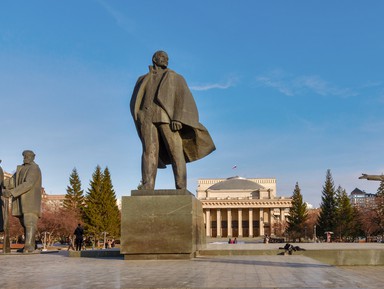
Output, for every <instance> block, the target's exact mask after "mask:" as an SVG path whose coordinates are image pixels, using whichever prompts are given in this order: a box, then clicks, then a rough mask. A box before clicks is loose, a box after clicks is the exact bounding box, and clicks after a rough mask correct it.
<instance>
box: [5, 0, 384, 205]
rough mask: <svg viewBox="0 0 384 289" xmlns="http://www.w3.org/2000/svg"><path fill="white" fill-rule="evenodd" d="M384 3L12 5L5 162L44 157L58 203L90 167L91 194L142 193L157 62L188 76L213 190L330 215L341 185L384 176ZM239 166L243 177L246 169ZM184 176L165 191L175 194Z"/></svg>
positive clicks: (361, 184)
mask: <svg viewBox="0 0 384 289" xmlns="http://www.w3.org/2000/svg"><path fill="white" fill-rule="evenodd" d="M383 11H384V2H383V1H369V2H366V1H347V0H341V1H283V0H281V1H273V0H272V1H252V0H249V1H246V0H244V1H225V0H222V1H216V0H212V1H200V0H195V1H188V2H186V1H176V0H175V1H172V0H169V1H122V0H121V1H118V0H116V1H112V0H111V1H107V0H82V1H74V0H67V1H48V0H46V1H42V0H34V1H18V0H3V1H1V2H0V99H1V112H0V113H1V114H0V115H1V119H2V134H1V144H0V159H2V160H3V162H2V166H3V168H4V169H5V170H6V171H9V172H12V171H14V170H15V168H16V165H17V164H20V163H21V162H22V156H21V152H22V151H23V150H24V149H32V150H34V151H35V153H36V155H37V156H36V162H37V163H38V164H39V165H40V167H41V169H42V172H43V184H44V187H45V189H46V191H47V193H49V194H65V192H66V191H65V189H66V186H67V185H68V178H69V175H70V173H71V171H72V169H73V168H74V167H76V168H77V170H78V172H79V175H80V178H81V181H82V184H83V188H84V189H85V190H86V189H87V188H88V185H89V180H90V179H91V175H92V173H93V171H94V169H95V167H96V165H100V166H101V167H102V168H104V167H105V166H108V168H109V169H110V172H111V176H112V182H113V185H114V188H115V191H116V194H117V196H118V197H120V196H123V195H129V194H130V191H131V190H132V189H135V188H136V187H137V185H138V184H139V181H140V178H141V176H140V157H141V144H140V141H139V139H138V136H137V134H136V131H135V128H134V124H133V121H132V118H131V114H130V111H129V101H130V98H131V93H132V90H133V86H134V84H135V82H136V80H137V77H138V76H139V75H142V74H145V73H146V72H147V71H148V65H150V64H151V57H152V54H153V53H154V52H155V51H156V50H165V51H167V52H168V55H169V58H170V61H169V67H170V68H171V69H173V70H175V71H177V72H178V73H180V74H182V75H183V76H184V77H185V79H186V81H187V83H188V85H189V87H190V89H191V91H192V93H193V95H194V97H195V100H196V103H197V106H198V109H199V113H200V121H201V123H203V124H204V125H205V126H206V127H207V128H208V130H209V131H210V133H211V136H212V138H213V140H214V142H215V144H216V147H217V150H216V151H215V152H214V153H212V154H211V155H209V156H208V157H206V158H204V159H202V160H200V161H197V162H193V163H191V164H189V165H188V188H189V190H190V191H192V192H195V190H196V186H197V180H198V179H199V178H225V177H230V176H234V175H239V176H242V177H248V178H269V177H275V178H276V179H277V190H278V191H277V194H278V195H280V196H290V195H291V194H292V192H293V189H294V186H295V183H296V182H299V185H300V187H301V190H302V194H303V196H304V200H305V201H308V202H309V203H311V204H313V205H315V206H318V205H319V204H320V202H321V191H322V186H323V184H324V181H325V174H326V170H327V169H331V172H332V176H333V179H334V181H335V185H336V186H338V185H340V186H342V187H343V188H345V189H346V190H347V192H348V193H349V192H351V191H352V190H353V189H354V188H355V187H358V188H360V189H362V190H365V191H367V192H372V193H374V192H376V190H377V187H378V185H379V184H378V183H377V182H368V181H365V180H359V179H358V177H359V176H360V175H361V173H362V172H366V173H372V174H381V173H383V172H384V159H383V145H384V137H383V129H384V117H383V108H384V80H383V77H384V57H383V51H384V38H383V28H384V18H383ZM234 165H236V166H237V169H235V170H233V169H232V167H233V166H234ZM173 187H174V181H173V175H172V172H171V168H167V169H166V170H159V173H158V177H157V183H156V188H173Z"/></svg>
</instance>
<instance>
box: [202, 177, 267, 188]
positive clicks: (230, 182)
mask: <svg viewBox="0 0 384 289" xmlns="http://www.w3.org/2000/svg"><path fill="white" fill-rule="evenodd" d="M262 189H265V188H264V187H263V186H261V185H259V184H258V183H255V182H252V181H249V180H247V179H244V178H241V177H238V176H236V177H231V178H228V179H226V180H225V181H222V182H219V183H216V184H214V185H212V186H210V187H209V188H208V189H207V190H212V191H218V190H225V191H230V190H252V191H257V190H262Z"/></svg>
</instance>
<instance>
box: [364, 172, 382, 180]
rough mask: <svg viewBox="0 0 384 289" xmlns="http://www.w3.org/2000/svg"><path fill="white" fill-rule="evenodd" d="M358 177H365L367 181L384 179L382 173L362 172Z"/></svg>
mask: <svg viewBox="0 0 384 289" xmlns="http://www.w3.org/2000/svg"><path fill="white" fill-rule="evenodd" d="M359 179H366V180H368V181H384V175H367V174H362V175H361V176H360V177H359Z"/></svg>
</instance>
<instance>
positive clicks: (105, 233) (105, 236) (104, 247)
mask: <svg viewBox="0 0 384 289" xmlns="http://www.w3.org/2000/svg"><path fill="white" fill-rule="evenodd" d="M102 234H104V244H103V249H107V246H106V245H107V234H108V232H105V231H104V232H103V233H102Z"/></svg>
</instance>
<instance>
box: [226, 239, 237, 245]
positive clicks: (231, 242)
mask: <svg viewBox="0 0 384 289" xmlns="http://www.w3.org/2000/svg"><path fill="white" fill-rule="evenodd" d="M228 244H237V238H235V239H233V240H232V239H231V238H229V240H228Z"/></svg>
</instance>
